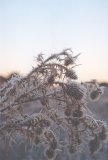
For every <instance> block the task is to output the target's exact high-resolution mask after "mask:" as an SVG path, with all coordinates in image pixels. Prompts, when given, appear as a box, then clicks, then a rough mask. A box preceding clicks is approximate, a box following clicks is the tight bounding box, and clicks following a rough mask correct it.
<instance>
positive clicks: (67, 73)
mask: <svg viewBox="0 0 108 160" xmlns="http://www.w3.org/2000/svg"><path fill="white" fill-rule="evenodd" d="M65 76H66V77H69V78H71V79H77V75H76V73H75V72H74V71H73V70H72V69H69V70H67V71H66V73H65Z"/></svg>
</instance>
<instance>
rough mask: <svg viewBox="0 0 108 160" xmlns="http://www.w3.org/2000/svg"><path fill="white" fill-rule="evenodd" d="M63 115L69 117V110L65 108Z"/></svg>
mask: <svg viewBox="0 0 108 160" xmlns="http://www.w3.org/2000/svg"><path fill="white" fill-rule="evenodd" d="M64 114H65V115H66V116H70V115H71V108H66V109H65V111H64Z"/></svg>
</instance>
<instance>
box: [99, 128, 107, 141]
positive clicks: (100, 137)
mask: <svg viewBox="0 0 108 160" xmlns="http://www.w3.org/2000/svg"><path fill="white" fill-rule="evenodd" d="M99 139H100V140H106V139H107V131H106V128H105V126H103V127H102V131H101V132H100V133H99Z"/></svg>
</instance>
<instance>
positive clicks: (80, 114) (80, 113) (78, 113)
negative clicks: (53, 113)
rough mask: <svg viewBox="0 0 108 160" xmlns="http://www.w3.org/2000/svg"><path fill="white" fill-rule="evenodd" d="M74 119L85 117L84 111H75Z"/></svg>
mask: <svg viewBox="0 0 108 160" xmlns="http://www.w3.org/2000/svg"><path fill="white" fill-rule="evenodd" d="M72 115H73V117H79V118H80V117H82V116H83V111H81V110H74V112H73V114H72Z"/></svg>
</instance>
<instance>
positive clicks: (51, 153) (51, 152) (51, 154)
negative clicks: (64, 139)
mask: <svg viewBox="0 0 108 160" xmlns="http://www.w3.org/2000/svg"><path fill="white" fill-rule="evenodd" d="M45 155H46V157H47V158H48V159H52V158H54V156H55V151H54V150H53V149H51V148H48V149H47V150H46V152H45Z"/></svg>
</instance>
